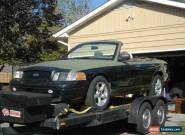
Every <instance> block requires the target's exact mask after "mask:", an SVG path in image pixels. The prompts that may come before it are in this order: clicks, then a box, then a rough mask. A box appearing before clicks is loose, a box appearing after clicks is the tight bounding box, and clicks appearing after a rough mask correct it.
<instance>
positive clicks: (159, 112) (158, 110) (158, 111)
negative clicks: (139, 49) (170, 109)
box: [152, 100, 167, 126]
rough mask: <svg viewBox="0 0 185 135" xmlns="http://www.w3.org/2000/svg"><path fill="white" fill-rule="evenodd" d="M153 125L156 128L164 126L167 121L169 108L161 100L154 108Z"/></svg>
mask: <svg viewBox="0 0 185 135" xmlns="http://www.w3.org/2000/svg"><path fill="white" fill-rule="evenodd" d="M152 113H153V115H152V116H153V118H152V119H153V125H155V126H164V124H165V121H166V113H167V108H166V105H165V103H164V101H162V100H159V101H158V102H157V104H156V106H155V107H154V109H153V111H152Z"/></svg>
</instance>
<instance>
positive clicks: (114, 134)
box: [0, 113, 185, 135]
mask: <svg viewBox="0 0 185 135" xmlns="http://www.w3.org/2000/svg"><path fill="white" fill-rule="evenodd" d="M167 118H168V120H167V122H166V126H177V125H179V124H180V123H181V122H185V114H172V113H169V114H168V116H167ZM126 121H127V120H122V121H117V122H113V123H110V124H106V125H102V126H98V127H91V128H77V129H68V130H62V131H59V132H54V131H52V130H49V129H42V130H41V131H39V132H38V131H33V130H34V129H33V128H32V129H31V130H32V131H33V133H30V132H29V131H30V129H27V128H23V127H17V128H16V130H18V131H21V132H23V134H19V135H74V134H77V135H78V134H80V135H135V134H136V132H135V131H134V126H133V125H130V124H127V122H126ZM1 126H2V127H8V124H6V123H4V124H1ZM4 132H6V133H7V135H9V133H8V132H7V131H6V128H5V129H4ZM11 134H12V133H11ZM0 135H1V133H0Z"/></svg>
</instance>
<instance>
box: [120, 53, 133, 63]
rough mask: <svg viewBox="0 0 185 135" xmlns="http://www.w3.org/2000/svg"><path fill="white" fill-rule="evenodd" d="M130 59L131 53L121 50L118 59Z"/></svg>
mask: <svg viewBox="0 0 185 135" xmlns="http://www.w3.org/2000/svg"><path fill="white" fill-rule="evenodd" d="M129 59H131V55H130V54H129V53H128V52H121V53H120V54H119V57H118V61H126V60H129Z"/></svg>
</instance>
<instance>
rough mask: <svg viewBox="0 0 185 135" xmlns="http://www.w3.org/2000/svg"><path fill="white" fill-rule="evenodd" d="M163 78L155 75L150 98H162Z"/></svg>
mask: <svg viewBox="0 0 185 135" xmlns="http://www.w3.org/2000/svg"><path fill="white" fill-rule="evenodd" d="M163 91H164V88H163V78H162V76H160V75H155V76H154V78H153V79H152V83H151V89H150V91H149V96H162V95H163Z"/></svg>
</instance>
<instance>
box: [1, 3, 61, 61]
mask: <svg viewBox="0 0 185 135" xmlns="http://www.w3.org/2000/svg"><path fill="white" fill-rule="evenodd" d="M56 6H57V3H56V1H55V0H1V1H0V64H4V63H8V64H17V63H33V62H40V61H44V60H54V59H56V58H57V57H58V56H59V53H60V52H61V51H64V50H65V48H63V47H61V48H60V47H59V44H57V41H56V39H54V38H53V37H52V32H51V30H50V28H52V27H53V26H56V25H60V24H59V21H58V20H60V19H61V18H62V15H61V14H56V13H55V9H56ZM36 9H37V10H38V12H35V11H36Z"/></svg>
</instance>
